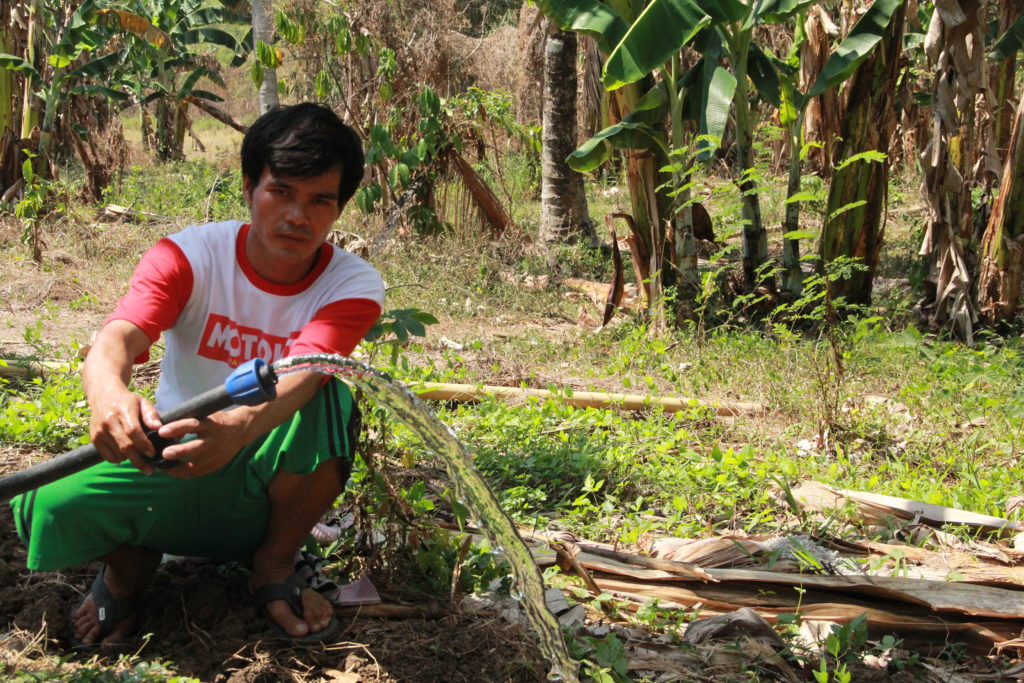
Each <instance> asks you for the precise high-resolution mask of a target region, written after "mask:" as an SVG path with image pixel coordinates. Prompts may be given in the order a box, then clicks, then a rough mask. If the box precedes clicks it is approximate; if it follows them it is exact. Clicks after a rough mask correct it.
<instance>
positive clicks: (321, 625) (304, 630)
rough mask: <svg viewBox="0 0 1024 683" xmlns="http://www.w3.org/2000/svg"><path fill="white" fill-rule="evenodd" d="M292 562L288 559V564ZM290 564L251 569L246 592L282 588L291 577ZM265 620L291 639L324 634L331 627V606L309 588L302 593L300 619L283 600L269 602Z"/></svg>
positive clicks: (332, 614)
mask: <svg viewBox="0 0 1024 683" xmlns="http://www.w3.org/2000/svg"><path fill="white" fill-rule="evenodd" d="M290 559H291V558H289V560H290ZM292 572H293V569H292V566H291V562H290V561H289V562H288V563H287V564H285V565H283V566H281V565H280V564H278V565H277V566H276V567H269V566H267V567H262V568H255V567H254V568H253V573H252V578H250V579H249V592H250V593H254V594H255V592H256V590H258V589H260V588H262V587H263V586H268V585H271V584H281V583H285V582H286V581H287V580H288V577H289V576H291V575H292ZM263 608H264V610H265V611H266V614H267V618H268V619H270V620H271V621H273V622H274V623H275V624H277V626H278V627H279V628H281V630H283V631H284V632H285V633H287V634H288V635H290V636H292V637H293V638H302V637H304V636H308V635H310V634H316V633H319V632H320V631H323V630H324V629H326V628H327V627H328V626H330V625H331V619H332V618H333V616H334V605H332V604H331V603H330V601H328V600H327V598H325V597H324V596H322V595H320V594H319V593H317V592H316V591H315V590H313V589H312V588H309V587H306V588H304V589H303V590H302V616H299V615H298V614H296V613H295V612H294V611H293V610H292V608H291V606H290V605H289V604H288V603H287V602H285V601H284V600H271V601H269V602H267V603H266V604H265V605H264V606H263Z"/></svg>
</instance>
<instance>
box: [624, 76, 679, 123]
mask: <svg viewBox="0 0 1024 683" xmlns="http://www.w3.org/2000/svg"><path fill="white" fill-rule="evenodd" d="M667 113H668V84H667V83H666V82H665V81H663V80H662V81H658V82H657V83H656V84H655V85H654V87H653V88H651V89H650V90H648V91H647V92H646V93H644V96H643V97H641V98H640V99H639V100H638V101H637V103H636V104H635V105H633V111H632V113H630V115H629V116H627V117H626V118H625V119H624V120H626V121H632V122H636V123H647V124H655V123H658V122H660V121H663V120H664V119H665V115H666V114H667Z"/></svg>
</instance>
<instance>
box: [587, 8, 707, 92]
mask: <svg viewBox="0 0 1024 683" xmlns="http://www.w3.org/2000/svg"><path fill="white" fill-rule="evenodd" d="M710 23H711V18H710V17H709V16H708V15H707V14H705V13H704V12H703V11H702V10H701V9H700V8H699V7H698V6H697V5H696V4H695V3H694V2H693V1H692V0H651V2H650V3H649V4H648V5H647V7H645V8H644V11H643V12H642V13H641V14H640V16H638V17H637V19H636V21H634V22H633V25H632V26H630V27H629V31H628V32H627V33H626V35H625V36H624V37H623V38H622V40H621V41H620V42H619V43H618V45H616V46H615V49H614V50H612V52H611V54H609V55H608V59H607V61H606V62H605V65H604V71H603V74H602V82H603V83H604V87H605V88H606V89H607V90H615V89H617V88H621V87H622V86H624V85H627V84H629V83H634V82H636V81H638V80H640V79H641V78H643V77H644V76H646V75H647V74H649V73H650V72H651V71H653V70H654V69H657V68H658V67H660V66H662V65H663V64H664V63H665V61H666V60H668V59H669V58H670V57H671V56H672V55H673V54H674V53H675V52H677V51H678V50H679V49H680V48H682V47H683V46H684V45H686V44H687V43H689V42H690V41H691V40H693V38H694V37H695V36H696V35H697V33H698V32H700V30H701V29H702V28H704V26H706V25H708V24H710Z"/></svg>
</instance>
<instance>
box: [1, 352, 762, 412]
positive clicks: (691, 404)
mask: <svg viewBox="0 0 1024 683" xmlns="http://www.w3.org/2000/svg"><path fill="white" fill-rule="evenodd" d="M6 362H7V363H9V365H6V366H4V365H0V377H24V376H26V375H45V374H48V373H52V372H71V371H72V370H73V367H72V365H71V364H70V363H61V362H55V361H25V360H9V361H6ZM411 388H412V390H413V392H414V393H415V394H416V395H417V396H418V397H419V398H421V399H424V400H427V401H459V402H461V403H474V402H476V401H479V400H481V399H482V398H484V397H485V396H493V397H494V398H497V399H500V400H503V401H511V400H522V399H524V398H527V397H533V398H539V399H542V400H544V399H549V398H553V399H555V400H558V401H562V402H563V403H566V404H568V405H572V406H578V407H580V408H617V409H619V410H653V409H654V408H657V407H661V409H662V410H663V411H664V412H666V413H676V412H679V411H680V410H688V409H690V408H695V407H705V408H711V409H712V410H714V411H715V413H716V414H717V415H723V416H736V415H763V414H764V413H766V412H767V409H766V408H765V407H764V406H763V405H761V404H760V403H754V402H751V401H705V400H702V399H696V398H676V397H674V396H642V395H640V394H609V393H603V392H595V391H573V392H572V393H571V394H569V393H568V392H561V391H558V392H553V391H548V390H547V389H526V388H522V387H499V386H491V385H487V384H444V383H439V382H420V383H417V384H415V385H413V386H412V387H411Z"/></svg>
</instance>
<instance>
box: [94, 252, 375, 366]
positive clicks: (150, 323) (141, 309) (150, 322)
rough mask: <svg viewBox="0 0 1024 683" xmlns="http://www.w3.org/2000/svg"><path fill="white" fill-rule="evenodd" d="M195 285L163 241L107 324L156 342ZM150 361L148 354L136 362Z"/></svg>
mask: <svg viewBox="0 0 1024 683" xmlns="http://www.w3.org/2000/svg"><path fill="white" fill-rule="evenodd" d="M192 285H193V275H192V266H191V265H190V264H189V262H188V259H187V258H186V257H185V254H184V252H183V251H182V250H181V247H179V246H178V245H177V244H175V243H174V242H172V241H171V240H169V239H167V238H164V239H162V240H160V241H159V242H157V243H156V244H155V245H153V247H152V248H151V249H150V250H149V251H147V252H146V254H145V255H144V256H143V257H142V260H140V261H139V265H138V266H136V268H135V273H134V274H133V275H132V279H131V281H130V282H129V284H128V293H127V294H125V295H124V297H122V298H121V301H119V302H118V304H117V308H116V309H114V312H113V313H112V314H111V315H110V317H109V318H107V322H108V323H109V322H111V321H112V320H126V321H128V322H130V323H132V324H134V325H136V326H137V327H139V328H140V329H141V330H142V331H143V332H145V333H146V336H148V337H149V339H150V341H153V342H155V341H157V340H158V339H159V338H160V335H161V333H163V331H164V330H166V329H169V328H170V327H172V326H173V325H174V323H175V322H177V320H178V316H180V315H181V312H182V311H183V310H184V308H185V304H187V303H188V300H189V298H190V297H191V296H192ZM371 324H372V323H371ZM147 360H149V352H148V351H146V353H144V354H142V355H141V356H139V357H138V358H136V359H135V362H136V363H144V362H146V361H147Z"/></svg>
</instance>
